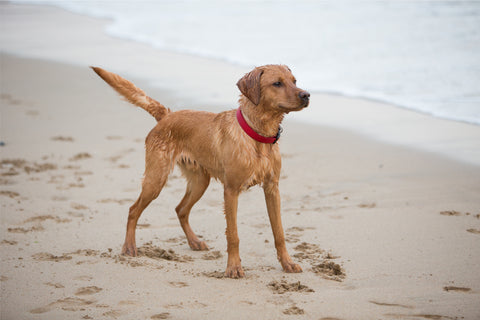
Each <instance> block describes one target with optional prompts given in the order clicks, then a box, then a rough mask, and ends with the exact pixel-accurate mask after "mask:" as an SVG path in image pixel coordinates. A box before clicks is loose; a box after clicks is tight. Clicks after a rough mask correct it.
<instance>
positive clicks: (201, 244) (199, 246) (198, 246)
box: [188, 241, 208, 251]
mask: <svg viewBox="0 0 480 320" xmlns="http://www.w3.org/2000/svg"><path fill="white" fill-rule="evenodd" d="M188 245H189V246H190V248H192V250H194V251H207V250H208V246H207V243H206V242H205V241H191V242H188Z"/></svg>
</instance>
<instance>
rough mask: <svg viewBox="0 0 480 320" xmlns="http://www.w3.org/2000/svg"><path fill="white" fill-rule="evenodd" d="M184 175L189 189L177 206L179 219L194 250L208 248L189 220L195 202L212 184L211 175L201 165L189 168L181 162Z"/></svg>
mask: <svg viewBox="0 0 480 320" xmlns="http://www.w3.org/2000/svg"><path fill="white" fill-rule="evenodd" d="M179 166H180V169H181V170H182V173H183V175H184V176H185V178H186V179H187V190H186V192H185V196H184V197H183V199H182V201H180V203H179V204H178V206H177V207H176V208H175V211H176V212H177V216H178V220H179V221H180V225H181V226H182V229H183V231H184V232H185V235H186V236H187V240H188V244H189V246H190V248H192V250H208V246H207V244H206V243H205V241H200V240H199V239H198V237H197V236H196V235H195V233H194V232H193V230H192V228H191V227H190V223H189V222H188V217H189V215H190V211H191V209H192V207H193V206H194V205H195V203H196V202H197V201H198V200H200V198H201V197H202V195H203V194H204V193H205V190H207V187H208V185H209V184H210V175H209V174H208V173H207V172H206V171H205V170H204V169H203V168H202V167H200V166H196V168H188V167H189V166H188V164H185V163H184V162H180V163H179Z"/></svg>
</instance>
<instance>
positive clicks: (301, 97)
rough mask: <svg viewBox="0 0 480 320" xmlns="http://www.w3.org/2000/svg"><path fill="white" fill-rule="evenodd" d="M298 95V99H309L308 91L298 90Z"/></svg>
mask: <svg viewBox="0 0 480 320" xmlns="http://www.w3.org/2000/svg"><path fill="white" fill-rule="evenodd" d="M298 96H299V97H300V99H302V100H305V101H308V99H310V93H309V92H307V91H300V93H299V94H298Z"/></svg>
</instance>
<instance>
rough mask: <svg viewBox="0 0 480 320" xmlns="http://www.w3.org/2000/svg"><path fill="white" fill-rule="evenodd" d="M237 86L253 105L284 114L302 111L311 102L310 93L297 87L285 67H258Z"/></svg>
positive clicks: (239, 81) (289, 71)
mask: <svg viewBox="0 0 480 320" xmlns="http://www.w3.org/2000/svg"><path fill="white" fill-rule="evenodd" d="M237 86H238V88H239V89H240V91H241V92H242V94H243V95H244V96H245V97H247V98H248V100H250V101H251V102H252V103H253V104H255V105H262V106H263V107H264V108H269V109H270V108H271V109H276V110H278V111H280V112H284V113H288V112H290V111H299V110H302V109H303V108H306V107H307V106H308V103H309V101H310V93H308V92H307V91H305V90H303V89H300V88H298V87H297V85H296V79H295V77H294V76H293V74H292V72H291V70H290V69H289V68H288V67H287V66H284V65H266V66H262V67H257V68H255V69H253V70H252V71H251V72H249V73H247V74H246V75H245V76H243V78H241V79H240V80H238V82H237Z"/></svg>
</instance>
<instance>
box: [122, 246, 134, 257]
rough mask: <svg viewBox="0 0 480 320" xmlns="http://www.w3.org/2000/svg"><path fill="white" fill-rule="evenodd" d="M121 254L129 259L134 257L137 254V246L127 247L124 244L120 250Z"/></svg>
mask: <svg viewBox="0 0 480 320" xmlns="http://www.w3.org/2000/svg"><path fill="white" fill-rule="evenodd" d="M122 254H123V255H126V256H130V257H136V256H137V254H138V252H137V246H136V245H135V244H133V245H128V244H126V243H125V244H124V245H123V248H122Z"/></svg>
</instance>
